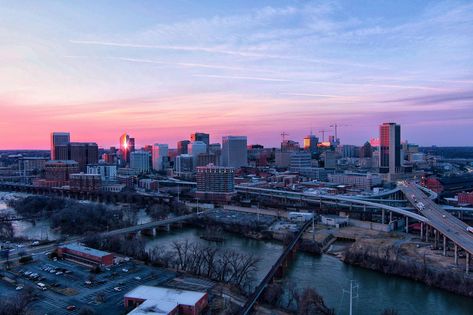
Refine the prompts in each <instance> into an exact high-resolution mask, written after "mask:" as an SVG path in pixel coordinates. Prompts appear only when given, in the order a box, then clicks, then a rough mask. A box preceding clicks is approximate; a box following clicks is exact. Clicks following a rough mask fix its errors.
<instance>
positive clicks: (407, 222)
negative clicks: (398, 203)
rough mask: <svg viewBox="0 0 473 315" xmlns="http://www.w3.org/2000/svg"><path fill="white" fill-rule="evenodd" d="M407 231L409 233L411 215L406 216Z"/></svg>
mask: <svg viewBox="0 0 473 315" xmlns="http://www.w3.org/2000/svg"><path fill="white" fill-rule="evenodd" d="M406 233H409V217H406Z"/></svg>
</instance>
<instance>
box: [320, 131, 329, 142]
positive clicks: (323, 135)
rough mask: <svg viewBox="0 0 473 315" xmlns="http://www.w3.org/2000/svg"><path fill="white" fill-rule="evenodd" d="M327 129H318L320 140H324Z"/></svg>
mask: <svg viewBox="0 0 473 315" xmlns="http://www.w3.org/2000/svg"><path fill="white" fill-rule="evenodd" d="M329 131H330V130H325V129H322V130H319V132H320V133H321V134H322V142H325V133H326V132H329Z"/></svg>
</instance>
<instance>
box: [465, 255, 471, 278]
mask: <svg viewBox="0 0 473 315" xmlns="http://www.w3.org/2000/svg"><path fill="white" fill-rule="evenodd" d="M469 272H470V253H469V252H466V262H465V273H469Z"/></svg>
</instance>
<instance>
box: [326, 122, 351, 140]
mask: <svg viewBox="0 0 473 315" xmlns="http://www.w3.org/2000/svg"><path fill="white" fill-rule="evenodd" d="M347 126H348V125H340V124H336V123H335V124H333V125H330V127H332V128H333V129H334V130H335V141H336V140H337V139H338V127H347Z"/></svg>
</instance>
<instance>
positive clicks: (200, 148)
mask: <svg viewBox="0 0 473 315" xmlns="http://www.w3.org/2000/svg"><path fill="white" fill-rule="evenodd" d="M188 152H189V155H192V165H193V167H196V166H197V161H198V158H199V155H200V154H205V153H207V145H206V144H205V142H203V141H194V142H191V143H190V144H189V146H188Z"/></svg>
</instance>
